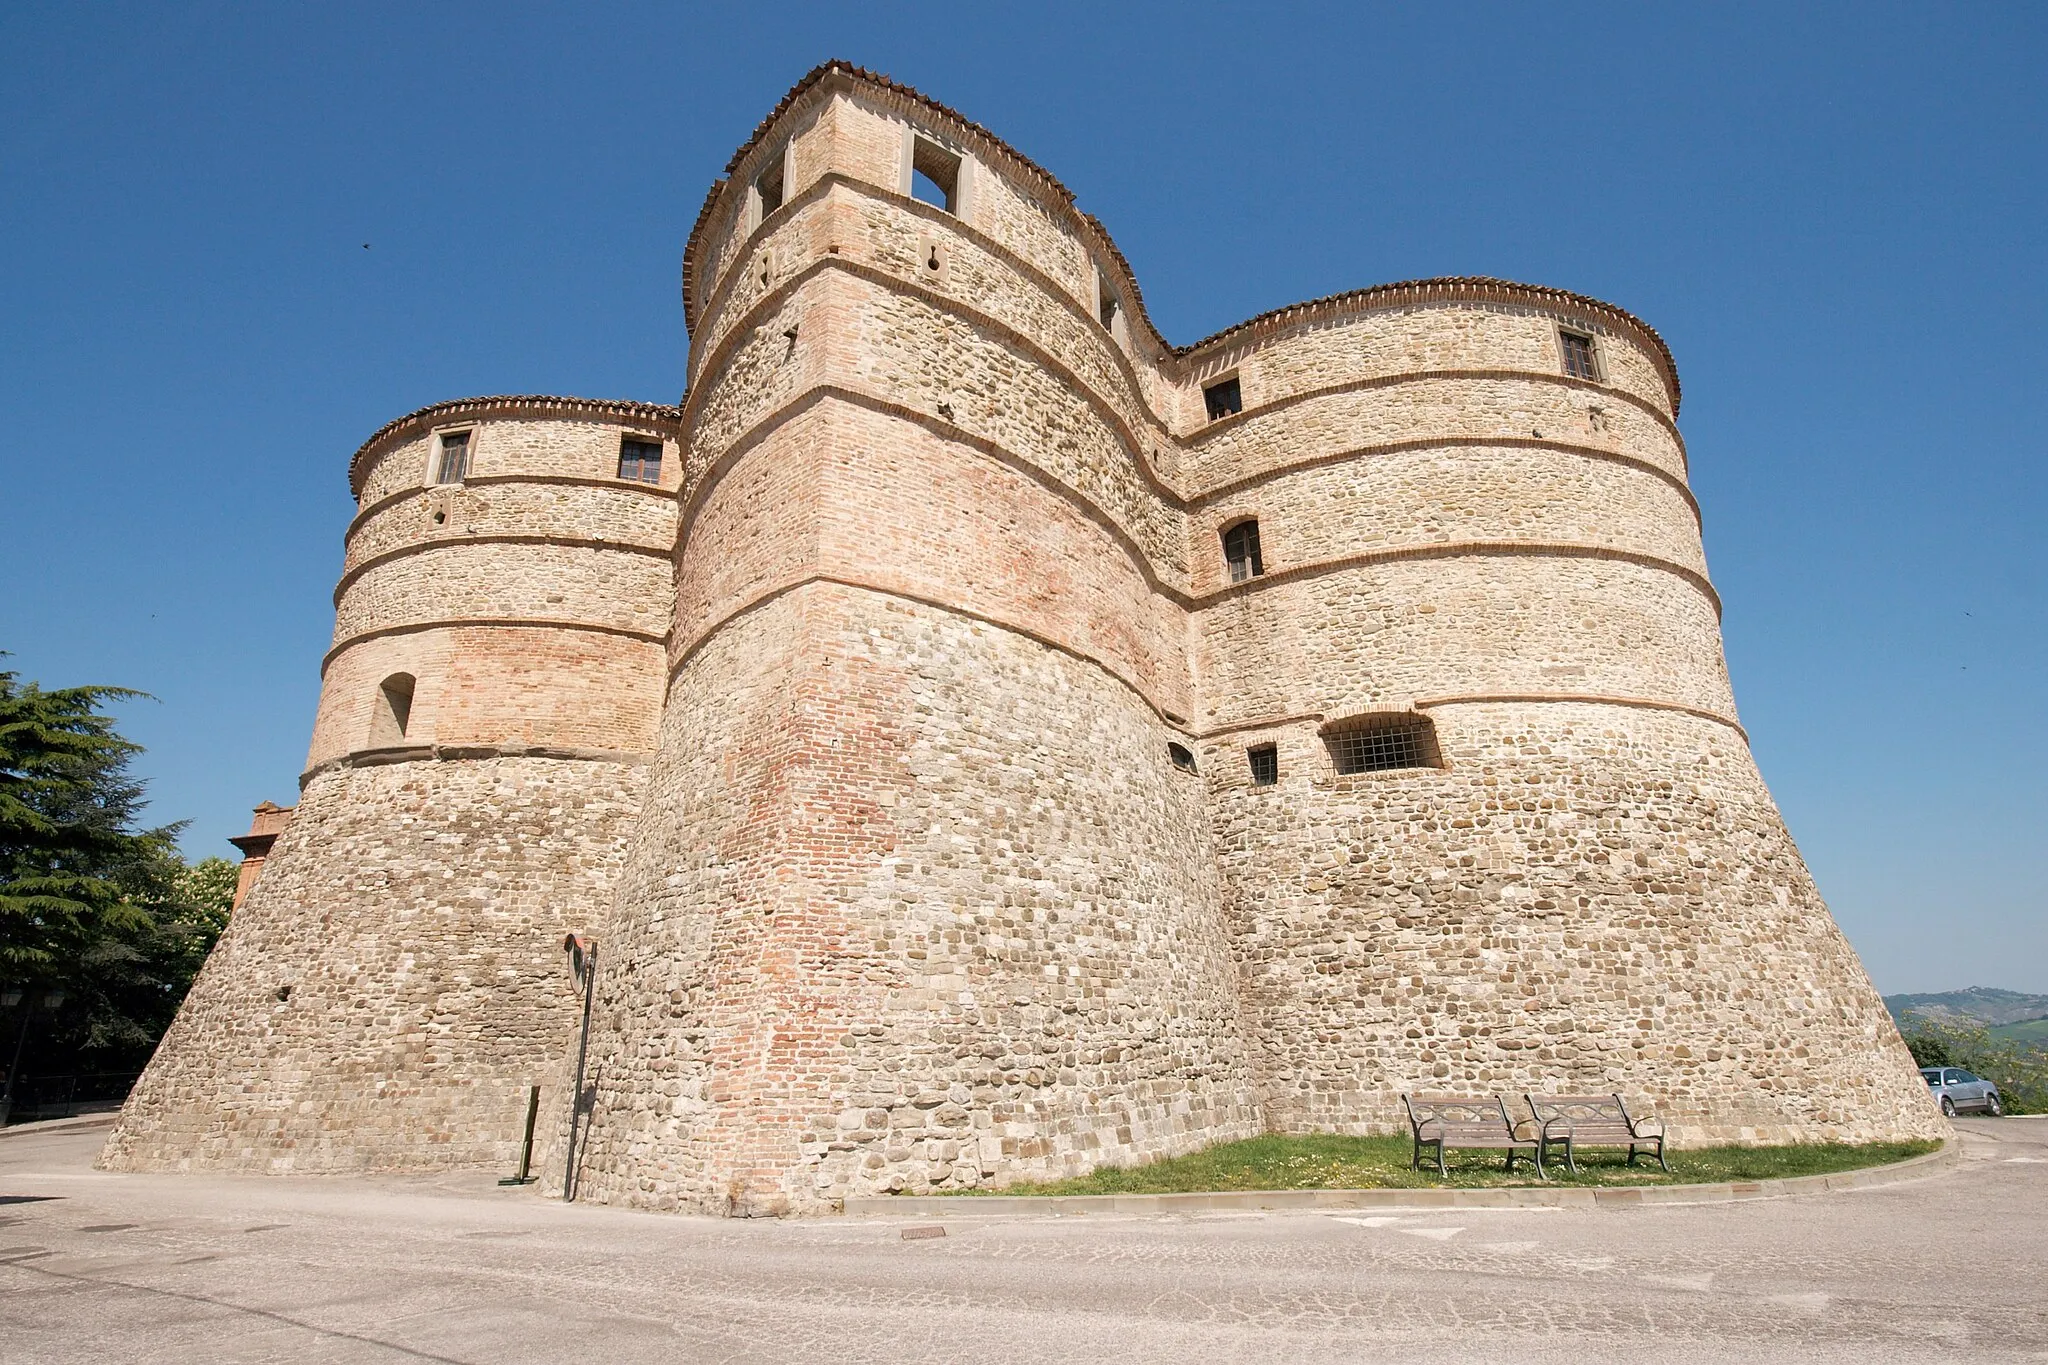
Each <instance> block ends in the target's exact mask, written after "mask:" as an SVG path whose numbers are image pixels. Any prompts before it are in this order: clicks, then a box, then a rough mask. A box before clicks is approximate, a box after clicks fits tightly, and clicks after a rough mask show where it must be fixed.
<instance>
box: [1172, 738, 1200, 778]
mask: <svg viewBox="0 0 2048 1365" xmlns="http://www.w3.org/2000/svg"><path fill="white" fill-rule="evenodd" d="M1166 756H1167V757H1168V758H1169V759H1171V760H1172V761H1173V766H1174V767H1176V768H1178V769H1180V770H1181V771H1182V772H1184V773H1191V772H1194V771H1195V751H1194V750H1192V749H1190V748H1188V746H1187V745H1185V744H1176V743H1174V742H1173V741H1172V740H1168V741H1167V742H1166Z"/></svg>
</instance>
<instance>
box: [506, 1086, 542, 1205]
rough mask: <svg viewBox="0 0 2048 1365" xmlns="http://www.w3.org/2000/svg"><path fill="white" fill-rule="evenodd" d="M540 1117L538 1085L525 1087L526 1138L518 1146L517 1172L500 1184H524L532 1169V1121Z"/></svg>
mask: <svg viewBox="0 0 2048 1365" xmlns="http://www.w3.org/2000/svg"><path fill="white" fill-rule="evenodd" d="M539 1117H540V1087H539V1086H537V1085H530V1086H528V1087H527V1088H526V1140H525V1141H524V1142H523V1143H521V1144H520V1146H519V1174H518V1175H515V1176H513V1177H512V1178H511V1179H510V1180H500V1181H499V1182H498V1183H499V1184H500V1185H524V1184H526V1183H527V1181H528V1179H529V1178H530V1177H529V1175H528V1173H529V1172H530V1171H532V1169H533V1121H534V1120H535V1119H537V1118H539Z"/></svg>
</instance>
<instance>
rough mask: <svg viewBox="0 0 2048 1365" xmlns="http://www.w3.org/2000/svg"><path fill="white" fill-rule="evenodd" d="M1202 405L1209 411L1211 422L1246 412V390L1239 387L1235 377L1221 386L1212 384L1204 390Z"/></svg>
mask: <svg viewBox="0 0 2048 1365" xmlns="http://www.w3.org/2000/svg"><path fill="white" fill-rule="evenodd" d="M1202 403H1203V404H1204V406H1206V407H1207V408H1208V409H1209V420H1210V421H1212V422H1213V421H1215V420H1216V419H1217V418H1219V417H1228V416H1230V415H1231V414H1232V413H1235V412H1243V411H1244V390H1243V389H1241V388H1239V387H1238V383H1237V378H1236V376H1235V375H1233V376H1232V377H1230V378H1229V379H1226V380H1224V381H1223V382H1221V383H1220V384H1211V385H1210V386H1209V387H1208V388H1206V389H1203V390H1202Z"/></svg>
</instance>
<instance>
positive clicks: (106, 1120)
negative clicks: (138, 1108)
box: [0, 1109, 121, 1138]
mask: <svg viewBox="0 0 2048 1365" xmlns="http://www.w3.org/2000/svg"><path fill="white" fill-rule="evenodd" d="M120 1117H121V1111H120V1110H118V1109H103V1110H101V1111H99V1112H98V1113H93V1114H73V1115H72V1116H71V1117H70V1118H68V1119H38V1120H36V1121H35V1122H34V1123H10V1124H8V1125H7V1126H6V1127H5V1128H0V1138H11V1137H24V1136H27V1135H29V1134H32V1133H59V1132H63V1131H64V1130H66V1129H69V1128H111V1127H113V1126H114V1120H116V1119H118V1118H120Z"/></svg>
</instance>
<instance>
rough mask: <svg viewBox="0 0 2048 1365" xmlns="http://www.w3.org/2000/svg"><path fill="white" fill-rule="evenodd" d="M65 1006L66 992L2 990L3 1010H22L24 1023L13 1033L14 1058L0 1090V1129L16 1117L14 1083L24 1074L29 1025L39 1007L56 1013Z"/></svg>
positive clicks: (1, 1002)
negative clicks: (16, 1007) (23, 1063)
mask: <svg viewBox="0 0 2048 1365" xmlns="http://www.w3.org/2000/svg"><path fill="white" fill-rule="evenodd" d="M63 1004H64V992H63V991H61V990H47V991H34V990H26V989H24V988H22V987H20V986H8V987H7V988H5V989H4V990H0V1009H10V1010H11V1009H13V1008H15V1006H17V1005H19V1006H20V1007H21V1021H20V1023H18V1024H17V1025H16V1026H15V1030H14V1057H13V1060H11V1061H9V1062H8V1064H7V1088H6V1089H5V1090H0V1128H4V1127H6V1126H7V1121H8V1120H9V1119H10V1118H12V1117H13V1115H14V1082H15V1079H16V1078H17V1077H18V1076H19V1075H20V1074H21V1054H22V1049H24V1048H25V1047H27V1046H28V1026H29V1021H30V1020H31V1019H33V1018H35V1013H36V1006H37V1005H41V1006H42V1007H43V1008H44V1009H51V1010H54V1009H57V1008H59V1007H61V1006H62V1005H63Z"/></svg>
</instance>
